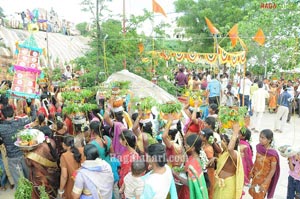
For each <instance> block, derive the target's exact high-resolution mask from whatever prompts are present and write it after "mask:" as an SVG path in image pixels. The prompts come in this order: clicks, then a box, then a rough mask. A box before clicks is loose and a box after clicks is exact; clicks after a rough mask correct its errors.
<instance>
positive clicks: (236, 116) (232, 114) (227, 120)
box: [219, 106, 248, 133]
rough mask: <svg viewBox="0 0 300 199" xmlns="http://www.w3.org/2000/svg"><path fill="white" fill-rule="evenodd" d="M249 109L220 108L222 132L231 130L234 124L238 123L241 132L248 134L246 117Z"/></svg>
mask: <svg viewBox="0 0 300 199" xmlns="http://www.w3.org/2000/svg"><path fill="white" fill-rule="evenodd" d="M247 112H248V111H247V107H234V108H231V107H228V106H220V107H219V120H220V122H221V124H222V127H221V131H223V132H224V130H225V129H231V128H232V125H233V123H234V122H238V123H239V124H240V126H241V132H242V133H245V132H246V126H245V117H246V116H247Z"/></svg>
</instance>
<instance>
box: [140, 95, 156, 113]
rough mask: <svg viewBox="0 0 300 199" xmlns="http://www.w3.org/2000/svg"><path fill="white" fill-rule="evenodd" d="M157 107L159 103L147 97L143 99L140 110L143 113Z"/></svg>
mask: <svg viewBox="0 0 300 199" xmlns="http://www.w3.org/2000/svg"><path fill="white" fill-rule="evenodd" d="M156 105H157V101H156V100H155V99H154V98H153V97H145V98H143V99H141V103H140V105H139V108H140V109H141V110H143V111H147V110H151V108H152V107H153V106H156Z"/></svg>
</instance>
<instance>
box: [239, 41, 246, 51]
mask: <svg viewBox="0 0 300 199" xmlns="http://www.w3.org/2000/svg"><path fill="white" fill-rule="evenodd" d="M239 41H240V44H241V46H242V48H243V49H244V50H245V51H248V48H247V46H246V44H245V42H244V41H243V40H242V39H241V38H239Z"/></svg>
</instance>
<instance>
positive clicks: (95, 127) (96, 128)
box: [90, 121, 109, 157]
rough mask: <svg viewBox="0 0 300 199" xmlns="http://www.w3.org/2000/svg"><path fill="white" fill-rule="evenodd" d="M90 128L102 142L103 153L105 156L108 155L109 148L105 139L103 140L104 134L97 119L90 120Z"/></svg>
mask: <svg viewBox="0 0 300 199" xmlns="http://www.w3.org/2000/svg"><path fill="white" fill-rule="evenodd" d="M90 128H91V129H92V130H93V131H94V132H95V133H96V134H97V135H98V136H99V137H100V139H101V140H102V144H103V147H104V154H105V157H107V156H108V155H109V149H108V146H107V144H106V141H105V139H104V136H103V131H102V129H103V128H102V125H101V122H98V121H94V122H91V124H90Z"/></svg>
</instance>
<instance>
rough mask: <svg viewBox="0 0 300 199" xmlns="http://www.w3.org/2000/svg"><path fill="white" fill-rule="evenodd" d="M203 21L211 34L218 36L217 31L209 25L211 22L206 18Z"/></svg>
mask: <svg viewBox="0 0 300 199" xmlns="http://www.w3.org/2000/svg"><path fill="white" fill-rule="evenodd" d="M205 21H206V24H207V26H208V29H209V31H210V32H211V34H213V35H216V34H219V30H218V29H217V28H216V27H215V26H214V25H213V24H212V23H211V21H210V20H209V19H208V18H206V17H205Z"/></svg>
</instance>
